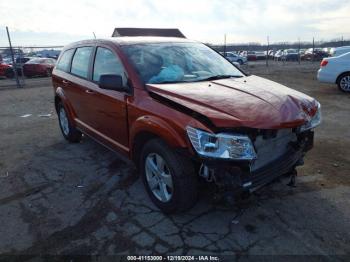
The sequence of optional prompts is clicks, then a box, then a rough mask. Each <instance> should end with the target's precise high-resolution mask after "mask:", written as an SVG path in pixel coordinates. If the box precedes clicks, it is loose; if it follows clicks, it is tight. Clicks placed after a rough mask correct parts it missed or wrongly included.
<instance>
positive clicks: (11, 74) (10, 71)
mask: <svg viewBox="0 0 350 262" xmlns="http://www.w3.org/2000/svg"><path fill="white" fill-rule="evenodd" d="M5 76H6V78H14V77H15V72H14V71H13V69H12V68H9V69H7V70H6V72H5Z"/></svg>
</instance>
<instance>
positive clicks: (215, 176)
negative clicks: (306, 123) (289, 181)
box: [197, 131, 314, 192]
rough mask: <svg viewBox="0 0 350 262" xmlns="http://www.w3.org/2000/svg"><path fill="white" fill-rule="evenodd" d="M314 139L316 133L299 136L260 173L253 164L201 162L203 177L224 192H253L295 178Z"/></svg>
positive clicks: (245, 162)
mask: <svg viewBox="0 0 350 262" xmlns="http://www.w3.org/2000/svg"><path fill="white" fill-rule="evenodd" d="M313 138H314V132H313V131H307V132H304V133H301V134H299V135H298V140H297V141H295V142H290V143H289V144H288V148H287V150H286V151H285V153H284V154H283V155H281V156H280V157H278V158H277V159H274V160H273V161H271V162H269V163H267V164H265V165H264V166H261V167H259V168H257V169H253V168H252V166H253V162H252V161H233V160H219V159H210V158H199V159H197V160H198V161H199V162H200V163H201V165H202V166H201V168H200V176H202V177H204V178H205V179H206V180H207V181H213V182H215V183H216V184H217V185H218V186H219V187H220V188H222V189H224V190H228V191H231V190H235V191H239V192H241V191H250V192H252V191H254V190H256V189H258V188H260V187H262V186H264V185H266V184H268V183H270V182H272V181H273V180H274V179H276V178H278V177H280V176H283V175H287V174H292V172H293V171H294V170H295V168H296V167H297V166H300V165H303V163H304V161H303V157H304V155H305V153H306V152H307V151H309V150H310V149H311V148H312V147H313ZM273 153H274V152H271V154H273Z"/></svg>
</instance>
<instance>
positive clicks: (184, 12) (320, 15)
mask: <svg viewBox="0 0 350 262" xmlns="http://www.w3.org/2000/svg"><path fill="white" fill-rule="evenodd" d="M6 25H7V26H9V28H10V31H11V35H12V38H13V39H12V41H13V44H14V45H47V44H52V45H64V44H67V43H69V42H72V41H75V40H80V39H86V38H92V37H93V33H92V32H95V33H96V36H97V37H98V38H103V37H109V36H111V34H112V32H113V29H114V27H160V28H166V27H173V28H174V27H175V28H179V29H180V30H181V31H182V32H183V33H184V34H185V35H186V36H187V37H188V38H191V39H195V40H199V41H202V42H209V43H222V42H223V39H224V34H225V33H226V34H227V42H232V43H241V42H265V41H266V36H267V35H269V36H270V40H271V42H278V41H296V40H297V39H298V37H300V38H301V40H305V41H310V40H312V37H313V36H315V38H316V40H330V39H335V38H340V37H341V36H344V38H347V39H349V38H350V0H325V1H323V0H318V1H317V0H305V1H301V0H300V1H296V0H295V1H294V0H289V1H272V0H260V1H259V0H248V1H245V0H237V1H236V0H217V1H215V0H200V1H196V0H172V1H167V0H128V1H120V0H59V1H55V0H31V1H29V0H28V1H19V0H11V1H9V0H0V45H1V46H4V45H7V38H6V31H5V26H6Z"/></svg>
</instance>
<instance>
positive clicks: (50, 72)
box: [46, 69, 52, 77]
mask: <svg viewBox="0 0 350 262" xmlns="http://www.w3.org/2000/svg"><path fill="white" fill-rule="evenodd" d="M46 76H47V77H51V76H52V71H51V70H50V69H47V70H46Z"/></svg>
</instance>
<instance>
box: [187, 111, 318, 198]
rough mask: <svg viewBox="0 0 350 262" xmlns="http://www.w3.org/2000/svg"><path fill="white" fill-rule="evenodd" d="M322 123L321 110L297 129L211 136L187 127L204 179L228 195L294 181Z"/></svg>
mask: <svg viewBox="0 0 350 262" xmlns="http://www.w3.org/2000/svg"><path fill="white" fill-rule="evenodd" d="M320 122H321V112H320V108H319V109H318V112H317V113H316V114H315V115H314V116H313V117H312V118H311V119H310V120H309V121H307V122H306V123H304V125H302V126H298V127H294V128H284V129H245V131H242V130H240V131H237V130H225V132H222V133H217V134H212V133H207V132H204V131H202V130H199V129H195V128H193V127H187V134H188V137H189V139H190V141H191V143H192V145H193V148H194V149H195V151H196V152H197V155H198V158H197V159H198V161H199V162H200V169H199V175H200V176H201V177H204V178H205V179H206V180H207V181H208V182H214V183H215V184H216V185H217V186H219V187H220V189H223V190H225V191H234V192H236V193H238V192H242V191H248V192H251V191H254V190H256V189H257V188H259V187H261V186H263V185H265V184H267V183H269V182H271V181H272V180H274V179H276V178H277V177H279V176H282V175H286V174H290V175H291V178H292V179H294V178H295V175H296V171H295V168H296V167H297V166H300V165H302V164H303V163H304V161H303V157H304V155H305V153H306V152H307V151H309V150H310V149H311V148H312V147H313V140H314V132H313V128H314V127H316V126H317V125H319V124H320ZM238 132H239V133H238ZM291 182H292V184H293V180H291Z"/></svg>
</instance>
